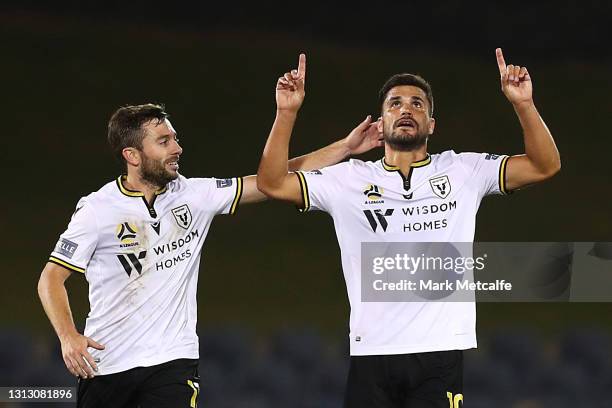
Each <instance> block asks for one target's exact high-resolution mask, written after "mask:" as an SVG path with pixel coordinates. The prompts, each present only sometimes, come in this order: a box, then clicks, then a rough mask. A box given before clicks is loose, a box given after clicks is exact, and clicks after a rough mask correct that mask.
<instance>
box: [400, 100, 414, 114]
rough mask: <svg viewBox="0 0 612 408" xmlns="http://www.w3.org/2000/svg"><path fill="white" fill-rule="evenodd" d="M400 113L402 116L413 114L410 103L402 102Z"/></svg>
mask: <svg viewBox="0 0 612 408" xmlns="http://www.w3.org/2000/svg"><path fill="white" fill-rule="evenodd" d="M400 113H401V115H402V116H404V115H408V116H412V110H410V105H409V104H407V103H404V104H402V106H401V108H400Z"/></svg>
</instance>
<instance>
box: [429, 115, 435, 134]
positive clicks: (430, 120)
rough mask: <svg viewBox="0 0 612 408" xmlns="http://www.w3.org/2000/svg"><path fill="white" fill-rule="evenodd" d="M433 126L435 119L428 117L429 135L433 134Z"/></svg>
mask: <svg viewBox="0 0 612 408" xmlns="http://www.w3.org/2000/svg"><path fill="white" fill-rule="evenodd" d="M435 127H436V120H435V119H434V118H430V119H429V129H428V131H429V134H430V135H431V134H433V132H434V128H435Z"/></svg>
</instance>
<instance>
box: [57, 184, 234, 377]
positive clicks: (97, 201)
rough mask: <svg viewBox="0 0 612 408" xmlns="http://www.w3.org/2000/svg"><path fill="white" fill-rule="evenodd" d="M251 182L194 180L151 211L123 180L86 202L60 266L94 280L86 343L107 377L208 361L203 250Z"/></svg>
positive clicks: (61, 250)
mask: <svg viewBox="0 0 612 408" xmlns="http://www.w3.org/2000/svg"><path fill="white" fill-rule="evenodd" d="M241 194H242V179H241V178H233V179H213V178H189V179H188V178H185V177H183V176H181V175H179V177H178V178H177V179H176V180H173V181H172V182H170V183H168V185H167V186H166V188H164V189H163V190H161V191H158V192H156V195H155V200H154V201H153V204H152V205H148V204H147V202H146V200H145V199H144V195H143V194H142V193H141V192H137V191H130V190H128V189H127V188H125V186H124V185H123V178H122V177H119V178H118V179H117V180H116V181H113V182H110V183H108V184H106V185H105V186H104V187H102V188H101V189H100V190H98V191H96V192H94V193H91V194H89V195H88V196H86V197H84V198H82V199H81V200H80V201H79V202H78V204H77V207H76V211H75V212H74V214H73V215H72V219H71V221H70V224H69V225H68V228H67V230H66V231H65V232H64V233H63V234H61V236H60V239H59V241H58V243H57V245H56V247H55V249H54V250H53V252H52V253H51V257H50V259H49V261H50V262H54V263H56V264H59V265H62V266H64V267H66V268H68V269H70V270H72V271H76V272H80V273H84V274H85V278H86V279H87V282H88V284H89V304H90V312H89V315H88V316H87V322H86V327H85V335H86V336H88V337H91V338H92V339H94V340H95V341H97V342H98V343H100V344H103V345H104V346H105V349H104V350H95V349H90V350H89V351H90V353H91V354H92V356H93V357H94V358H96V359H99V360H100V362H99V363H98V369H99V372H98V374H99V375H104V374H112V373H116V372H121V371H125V370H129V369H131V368H134V367H148V366H152V365H157V364H161V363H164V362H167V361H170V360H174V359H178V358H193V359H195V358H198V355H199V353H198V350H199V347H198V337H197V335H196V320H197V305H196V289H197V284H198V269H199V265H200V253H201V249H202V244H203V243H204V240H205V238H206V234H207V233H208V229H209V227H210V223H211V221H212V219H213V217H214V216H215V215H216V214H228V213H229V214H233V213H234V212H235V211H236V207H237V205H238V202H239V201H240V196H241Z"/></svg>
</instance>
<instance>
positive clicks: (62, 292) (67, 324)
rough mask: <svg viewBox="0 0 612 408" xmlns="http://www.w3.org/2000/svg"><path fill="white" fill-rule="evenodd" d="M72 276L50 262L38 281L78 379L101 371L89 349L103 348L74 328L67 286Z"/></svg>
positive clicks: (71, 369) (69, 365)
mask: <svg viewBox="0 0 612 408" xmlns="http://www.w3.org/2000/svg"><path fill="white" fill-rule="evenodd" d="M71 273H72V272H70V271H69V270H68V269H66V268H64V267H62V266H59V265H56V264H54V263H51V262H49V263H47V265H46V266H45V268H44V269H43V271H42V273H41V274H40V280H39V281H38V296H39V297H40V300H41V302H42V305H43V307H44V309H45V313H47V316H48V317H49V320H50V321H51V324H52V325H53V328H54V329H55V332H56V333H57V337H58V338H59V340H60V343H61V345H62V357H63V358H64V363H65V364H66V368H68V370H69V371H70V372H71V373H72V374H73V375H75V376H77V377H82V378H88V377H89V378H91V377H93V376H94V370H96V371H97V369H98V368H97V366H96V363H95V361H94V359H93V357H92V356H91V354H89V352H88V351H87V347H93V348H96V349H98V350H103V349H104V346H102V345H100V344H98V343H96V342H95V341H94V340H92V339H90V338H89V337H85V336H83V335H82V334H80V333H79V332H78V331H77V329H76V327H75V326H74V321H73V320H72V312H71V311H70V304H69V302H68V293H67V292H66V287H65V286H64V283H65V282H66V279H68V277H70V275H71ZM85 360H87V361H85ZM92 368H93V370H92Z"/></svg>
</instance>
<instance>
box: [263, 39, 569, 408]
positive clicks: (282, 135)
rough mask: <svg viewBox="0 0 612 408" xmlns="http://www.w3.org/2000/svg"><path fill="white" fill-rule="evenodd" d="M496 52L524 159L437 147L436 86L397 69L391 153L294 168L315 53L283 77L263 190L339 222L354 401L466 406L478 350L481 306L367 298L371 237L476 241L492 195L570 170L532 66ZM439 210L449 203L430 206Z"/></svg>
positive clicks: (389, 105)
mask: <svg viewBox="0 0 612 408" xmlns="http://www.w3.org/2000/svg"><path fill="white" fill-rule="evenodd" d="M496 57H497V65H498V69H499V73H500V80H501V89H502V92H503V93H504V95H505V96H506V98H507V99H508V101H509V102H510V103H511V104H512V106H513V108H514V111H515V113H516V115H517V116H518V119H519V122H520V124H521V127H522V130H523V139H524V144H525V153H524V154H521V155H514V156H507V155H496V154H486V153H455V152H454V151H452V150H448V151H445V152H442V153H438V154H429V153H428V151H427V141H428V139H429V137H430V136H431V135H432V134H433V133H434V128H435V119H434V117H433V111H434V102H433V94H432V91H431V87H430V85H429V84H428V83H427V82H426V81H425V80H424V79H423V78H422V77H420V76H418V75H413V74H397V75H394V76H392V77H391V78H390V79H389V80H387V82H386V83H385V84H384V85H383V87H382V89H381V91H380V94H379V102H380V107H381V116H382V117H381V119H380V120H379V121H378V123H377V126H378V127H379V130H381V131H382V132H383V136H384V144H385V155H384V157H383V158H381V159H380V160H377V161H374V162H364V161H361V160H355V159H352V160H350V161H348V162H344V163H340V164H337V165H334V166H330V167H326V168H322V169H319V170H316V171H310V172H301V171H298V172H290V171H289V168H288V161H287V157H288V148H289V141H290V138H291V133H292V130H293V126H294V123H295V121H296V118H297V113H298V111H299V109H300V107H301V105H302V102H303V100H304V96H305V88H304V87H305V81H306V57H305V55H303V54H302V55H300V59H299V64H298V68H297V70H292V71H291V72H287V73H285V74H284V75H283V76H282V77H280V78H279V79H278V81H277V85H276V105H277V110H276V119H275V121H274V124H273V126H272V130H271V132H270V135H269V137H268V141H267V143H266V147H265V149H264V152H263V155H262V158H261V162H260V165H259V170H258V173H257V175H258V177H257V185H258V187H259V189H260V190H261V191H262V192H264V193H265V194H266V195H268V196H269V197H271V198H275V199H279V200H284V201H288V202H291V203H294V204H296V205H298V206H300V207H301V208H302V210H303V211H308V210H313V209H314V210H322V211H326V212H328V213H329V214H330V215H331V216H332V218H333V220H334V227H335V229H336V235H337V237H338V243H339V245H340V250H341V257H342V269H343V272H344V278H345V281H346V287H347V292H348V296H349V302H350V305H351V315H350V334H349V342H350V353H351V361H350V369H349V375H348V381H347V387H346V391H345V399H344V406H345V407H346V408H359V407H363V408H378V407H380V408H383V407H385V408H386V407H397V408H408V407H410V408H415V407H418V408H421V407H423V408H424V407H440V408H442V407H444V408H448V407H449V406H450V407H451V408H453V407H454V408H458V407H460V406H461V405H463V350H465V349H470V348H475V347H476V329H475V326H476V308H475V303H474V302H473V301H467V302H454V303H453V302H445V301H435V302H434V301H426V300H425V301H422V302H416V301H410V302H397V301H388V302H382V301H377V302H366V301H363V299H362V293H363V292H362V284H363V282H365V280H362V279H363V278H362V276H361V257H362V255H363V254H362V252H361V251H362V248H363V246H362V244H364V243H388V242H393V243H403V242H407V243H410V242H424V243H430V242H450V243H452V242H473V240H474V232H475V226H476V213H477V210H478V207H479V205H480V202H481V200H482V198H483V197H485V196H487V195H490V194H507V193H509V192H510V191H511V190H516V189H518V188H521V187H524V186H527V185H530V184H535V183H538V182H542V181H544V180H546V179H548V178H550V177H552V176H553V175H554V174H555V173H557V172H558V171H559V169H560V166H561V161H560V158H559V152H558V151H557V148H556V146H555V143H554V140H553V138H552V135H551V134H550V132H549V130H548V128H547V127H546V125H545V124H544V121H543V120H542V118H541V117H540V115H539V114H538V111H537V110H536V107H535V104H534V102H533V98H532V83H531V77H530V75H529V73H528V72H527V69H526V68H525V67H520V66H514V65H508V66H507V65H506V63H505V61H504V57H503V55H502V51H501V49H497V50H496ZM368 120H369V117H368ZM434 207H435V208H437V209H440V210H439V211H435V212H434V211H430V210H429V209H431V208H434ZM403 210H406V211H403ZM366 290H368V288H366Z"/></svg>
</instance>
